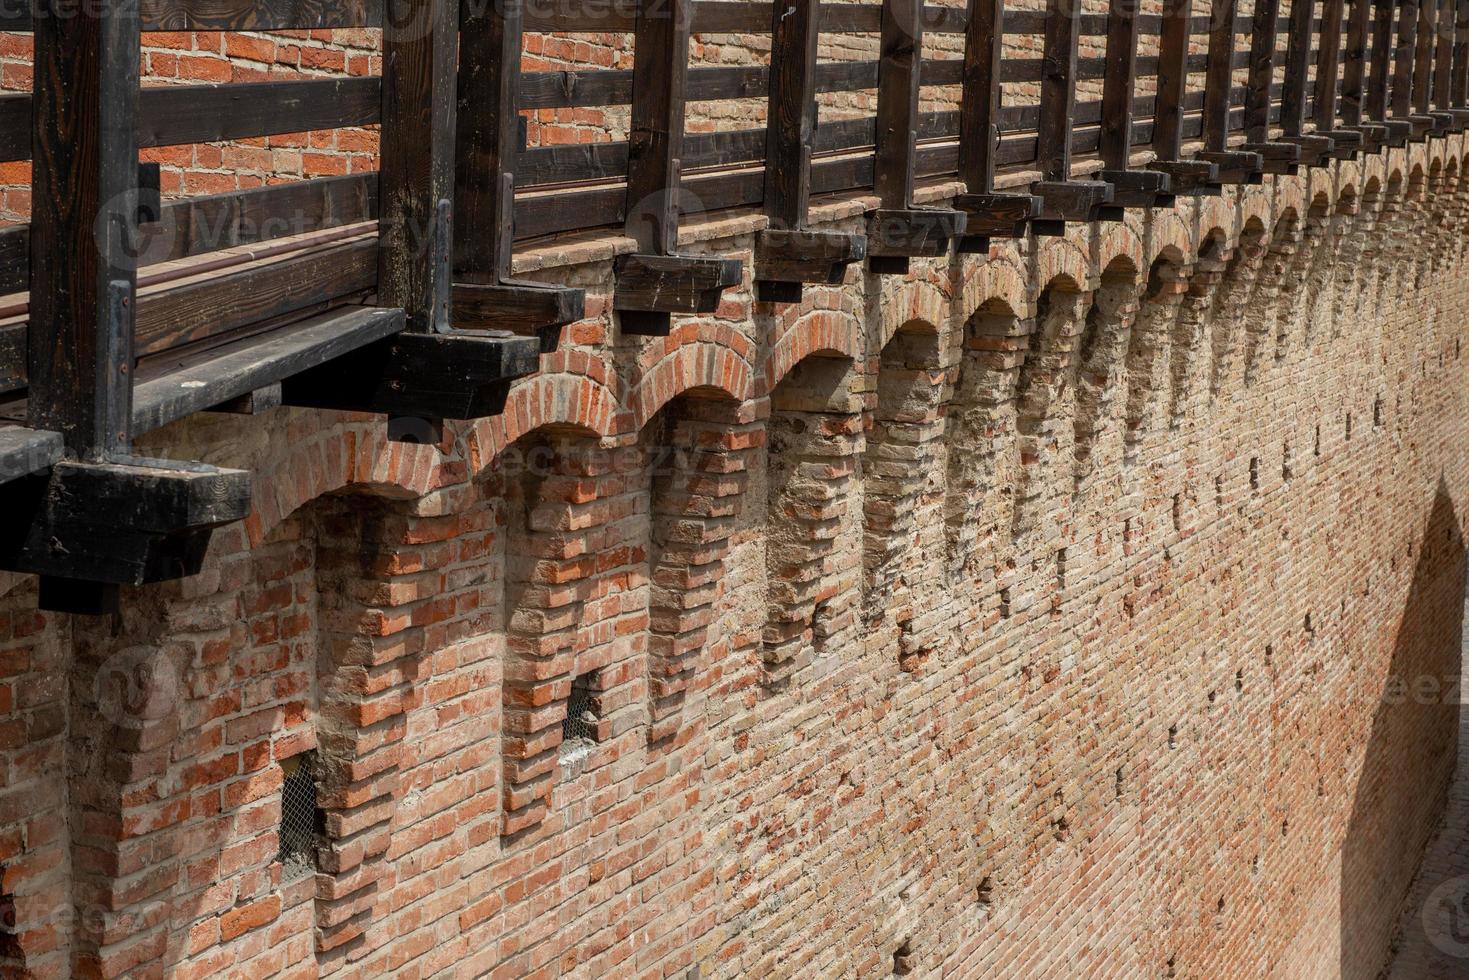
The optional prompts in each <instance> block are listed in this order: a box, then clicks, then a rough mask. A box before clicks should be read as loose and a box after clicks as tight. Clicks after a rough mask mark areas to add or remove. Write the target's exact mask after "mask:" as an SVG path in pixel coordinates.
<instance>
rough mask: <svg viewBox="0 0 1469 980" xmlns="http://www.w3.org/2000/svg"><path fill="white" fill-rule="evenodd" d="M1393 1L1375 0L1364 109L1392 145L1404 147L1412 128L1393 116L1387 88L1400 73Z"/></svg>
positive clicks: (1405, 121)
mask: <svg viewBox="0 0 1469 980" xmlns="http://www.w3.org/2000/svg"><path fill="white" fill-rule="evenodd" d="M1393 10H1394V7H1393V0H1376V2H1375V5H1374V7H1373V19H1372V52H1371V60H1370V62H1369V66H1370V68H1371V73H1370V76H1369V78H1368V81H1367V98H1366V104H1365V111H1366V114H1367V119H1368V120H1369V121H1370V122H1372V123H1376V124H1378V125H1381V126H1382V127H1383V128H1384V129H1385V130H1386V132H1387V142H1388V144H1389V145H1391V146H1402V145H1403V144H1404V143H1405V142H1407V140H1408V137H1409V135H1410V133H1411V130H1412V127H1411V126H1410V125H1409V123H1408V121H1407V120H1406V119H1393V118H1390V114H1389V111H1388V90H1389V87H1390V86H1391V85H1392V84H1393V82H1394V80H1395V78H1396V75H1397V72H1396V70H1395V67H1394V56H1395V55H1396V53H1397V52H1396V49H1395V47H1394V45H1393Z"/></svg>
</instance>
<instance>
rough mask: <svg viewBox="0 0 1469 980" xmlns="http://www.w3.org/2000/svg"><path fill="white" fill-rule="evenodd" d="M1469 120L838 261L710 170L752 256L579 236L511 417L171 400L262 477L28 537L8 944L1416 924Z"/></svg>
mask: <svg viewBox="0 0 1469 980" xmlns="http://www.w3.org/2000/svg"><path fill="white" fill-rule="evenodd" d="M1462 152H1463V146H1462V143H1461V140H1460V139H1457V138H1455V139H1451V140H1448V141H1441V140H1440V141H1434V142H1432V143H1430V144H1428V145H1427V146H1414V147H1412V148H1410V149H1409V150H1407V151H1393V152H1391V153H1389V154H1386V155H1384V156H1376V157H1371V158H1368V159H1366V160H1365V161H1363V162H1361V163H1345V162H1344V163H1339V164H1336V165H1334V166H1333V168H1332V169H1330V170H1317V171H1311V172H1310V174H1309V175H1305V176H1302V177H1299V178H1291V179H1286V178H1278V179H1270V180H1269V181H1268V182H1267V183H1266V184H1265V185H1263V186H1260V187H1247V188H1242V189H1237V190H1231V191H1229V192H1228V193H1227V194H1226V195H1225V196H1224V197H1222V198H1216V199H1204V200H1203V201H1201V202H1192V201H1183V202H1181V204H1180V207H1179V208H1178V209H1177V210H1171V211H1158V212H1151V213H1149V212H1130V213H1129V219H1128V221H1127V222H1126V223H1125V224H1116V225H1104V226H1092V227H1084V226H1077V227H1075V228H1073V229H1072V231H1071V232H1070V233H1069V235H1068V236H1067V237H1065V238H1061V239H1031V240H1027V241H1021V242H1014V243H997V244H996V246H995V247H994V248H993V249H992V250H991V252H990V254H989V255H988V256H965V257H962V258H961V259H956V260H953V261H949V260H916V261H915V263H914V268H913V272H912V273H911V274H910V275H908V276H907V277H882V278H879V277H872V276H867V275H865V274H864V272H863V271H862V270H861V269H860V268H855V267H854V268H852V269H850V270H849V273H848V277H847V281H846V282H845V283H844V284H842V285H840V286H833V287H829V288H813V289H811V290H809V291H808V293H807V298H806V300H805V301H804V302H803V303H802V304H800V305H799V306H797V307H783V306H782V307H776V306H770V305H763V304H756V303H754V302H753V299H752V294H751V291H750V283H749V281H748V277H749V259H750V249H751V247H752V241H753V239H752V236H753V232H754V231H755V230H756V229H757V228H758V227H759V224H760V220H759V219H758V218H753V217H749V216H727V217H722V218H718V219H717V220H710V221H705V222H702V223H690V224H689V225H688V226H687V228H686V237H687V239H688V241H687V244H686V247H687V248H688V249H690V250H695V251H708V252H711V253H718V254H737V255H743V256H744V257H745V259H746V267H747V272H746V276H747V281H746V283H745V284H744V286H742V287H740V288H737V289H735V290H732V291H731V292H730V293H729V294H727V300H726V302H725V303H724V304H723V305H722V306H721V308H720V310H719V311H718V312H717V313H716V314H714V315H712V316H709V317H703V318H687V319H680V320H679V321H678V322H677V323H676V326H675V329H674V331H673V333H672V335H671V336H669V337H667V338H638V337H630V336H623V335H622V334H621V333H620V332H619V331H618V329H617V325H616V323H615V322H614V318H613V317H612V315H611V313H610V309H609V306H610V304H609V298H610V286H611V276H610V268H611V258H612V256H613V254H614V253H615V252H617V251H619V250H626V249H627V248H628V247H629V245H628V243H627V242H626V240H624V239H621V238H617V237H607V238H602V239H594V240H586V241H582V242H580V243H579V244H577V245H574V246H572V245H560V246H546V247H544V248H541V249H538V250H535V251H532V252H529V253H527V254H524V255H522V256H520V257H519V263H520V266H521V272H522V274H524V275H527V276H541V277H544V278H547V279H551V280H555V281H563V282H574V283H578V284H583V285H586V286H587V287H588V289H589V295H588V318H587V320H585V321H583V322H582V323H579V324H575V325H572V326H570V327H568V328H566V330H565V331H564V333H563V337H562V344H561V347H560V349H559V350H558V351H557V352H556V353H554V354H550V355H546V356H544V357H543V358H542V363H541V371H540V373H539V374H538V375H536V376H535V377H533V378H530V379H526V380H525V381H523V382H520V383H519V384H517V386H516V388H515V389H514V391H513V393H512V396H511V399H510V404H509V407H508V410H507V412H506V414H505V415H504V416H502V417H500V418H497V419H492V420H484V421H481V422H478V423H475V424H469V425H460V426H457V427H456V426H451V427H450V428H449V430H448V434H447V435H446V438H445V441H444V442H443V443H442V444H441V445H438V446H407V445H397V444H390V443H388V442H386V441H385V436H384V426H383V423H382V420H380V419H375V418H370V417H365V416H349V415H331V414H327V413H319V412H304V411H292V410H277V411H275V412H271V413H269V414H267V415H264V416H259V417H254V418H241V417H236V416H206V417H200V418H196V419H193V420H190V421H188V422H187V423H184V424H180V425H176V426H173V427H171V428H169V429H167V430H164V431H162V432H159V433H156V434H154V435H153V436H150V437H149V441H148V443H147V445H146V446H144V447H143V448H144V449H146V450H147V451H149V452H153V453H157V454H161V455H170V456H177V457H180V458H202V459H206V460H208V461H211V462H215V463H220V464H227V465H238V466H245V467H250V468H253V469H254V470H255V472H256V474H257V484H256V495H255V512H254V513H253V514H252V516H251V517H250V519H249V520H248V521H247V522H245V523H244V524H243V525H241V526H238V527H234V528H231V529H228V530H226V531H223V532H221V533H219V534H218V535H217V536H216V540H215V542H214V545H213V547H212V550H211V556H210V560H209V562H208V564H207V568H206V571H205V572H204V573H203V574H202V575H200V576H198V577H197V578H195V579H192V580H189V581H186V582H183V583H178V584H174V585H171V586H163V587H155V588H149V589H144V590H137V591H133V592H130V593H128V594H127V596H126V597H125V602H124V611H123V612H122V613H121V614H120V615H118V616H116V617H112V618H108V619H103V620H87V619H72V618H68V617H65V616H52V615H43V614H39V613H37V611H36V608H35V606H36V599H35V587H34V583H33V582H31V581H29V580H26V579H20V578H16V577H6V578H3V579H0V766H3V768H0V777H3V778H0V896H3V899H0V962H3V964H4V965H5V967H6V969H8V971H9V972H10V973H12V974H15V975H25V974H27V973H28V974H30V975H34V976H39V977H58V976H69V975H74V976H83V977H123V976H127V977H164V976H176V977H206V976H209V977H212V976H238V977H251V978H266V977H277V976H279V977H306V976H330V977H342V978H347V977H384V976H391V977H403V978H409V977H431V976H433V977H437V976H455V977H480V976H486V977H492V978H509V977H553V976H567V977H607V976H618V977H621V976H628V977H674V976H676V977H689V976H713V977H728V976H737V975H748V976H759V977H786V976H788V977H802V978H805V977H826V976H834V977H835V976H841V977H847V976H852V977H888V976H892V975H903V974H907V975H916V976H955V977H988V976H1028V977H1063V976H1076V975H1086V976H1098V977H1128V978H1131V977H1148V976H1156V977H1165V976H1174V977H1208V978H1212V977H1226V976H1228V977H1249V976H1258V977H1315V976H1320V977H1334V976H1347V977H1371V976H1374V975H1375V974H1376V972H1377V970H1378V969H1379V967H1380V966H1381V965H1382V964H1383V963H1384V962H1385V960H1386V958H1387V955H1388V951H1389V948H1390V944H1391V941H1392V928H1393V926H1394V924H1395V923H1396V922H1397V919H1398V912H1399V909H1400V906H1401V903H1402V900H1403V897H1404V896H1405V894H1406V892H1407V889H1408V887H1409V885H1410V883H1411V880H1412V877H1413V874H1414V870H1415V867H1416V864H1417V860H1418V856H1419V855H1420V854H1421V851H1422V847H1423V845H1424V842H1425V841H1426V840H1427V839H1428V837H1429V835H1430V834H1431V833H1432V831H1433V830H1434V827H1435V823H1436V821H1437V819H1438V815H1439V813H1440V810H1441V807H1442V803H1443V799H1444V793H1445V790H1446V788H1447V786H1448V779H1449V776H1450V774H1451V772H1452V770H1453V766H1454V753H1455V750H1454V733H1455V731H1456V724H1457V721H1456V707H1455V706H1454V705H1452V704H1450V703H1448V702H1447V699H1446V697H1445V692H1448V691H1452V690H1454V689H1455V685H1456V681H1455V680H1454V679H1455V678H1456V677H1457V674H1458V670H1459V664H1460V644H1461V634H1462V609H1463V595H1464V581H1465V554H1464V545H1463V520H1464V518H1463V514H1464V510H1465V507H1466V506H1469V496H1466V495H1469V456H1466V453H1465V442H1466V439H1469V360H1466V359H1465V357H1464V351H1463V346H1464V343H1465V341H1466V340H1469V336H1466V335H1469V313H1466V309H1469V285H1466V283H1469V276H1466V271H1469V270H1466V254H1465V251H1466V250H1465V247H1464V242H1465V240H1466V239H1465V228H1466V223H1469V213H1466V209H1469V189H1466V188H1465V186H1464V185H1463V182H1462V181H1461V179H1460V176H1459V175H1460V172H1461V167H1462V164H1461V161H1462ZM952 190H953V187H952V186H951V185H939V186H930V187H929V188H927V189H926V191H925V193H926V195H927V196H929V197H931V198H941V197H943V196H944V195H945V194H947V193H951V192H952ZM869 203H870V202H869V201H867V200H865V199H860V198H857V199H852V200H849V201H847V202H845V203H843V202H835V203H831V202H828V203H826V204H823V205H822V206H821V208H819V209H818V213H817V220H818V221H824V222H826V223H827V226H828V227H847V228H854V229H855V228H859V227H860V225H861V220H860V213H861V209H862V207H864V206H866V205H867V204H869ZM568 716H569V721H570V723H569V724H568ZM298 771H300V772H305V773H306V774H307V777H308V783H309V784H310V785H314V788H315V794H316V799H315V805H316V810H317V812H315V813H308V816H309V817H310V818H311V821H310V823H311V827H310V830H309V832H302V831H300V830H299V828H297V829H295V830H288V832H287V834H286V845H287V846H286V847H284V848H283V846H282V837H281V814H282V809H283V806H285V805H286V804H285V803H284V802H283V801H284V798H285V796H286V793H285V783H286V779H287V776H288V774H291V773H296V772H298ZM291 778H292V779H297V778H298V777H296V776H292V777H291ZM302 833H307V839H308V842H309V844H310V846H309V848H308V851H307V857H306V859H305V860H306V862H307V863H306V864H305V865H302V863H301V857H300V854H299V853H296V854H294V856H291V857H289V858H288V859H287V860H282V859H281V858H282V857H283V854H284V852H285V851H289V850H290V845H291V841H293V840H294V841H298V842H299V840H300V839H301V838H300V834H302ZM303 869H304V873H302V872H303Z"/></svg>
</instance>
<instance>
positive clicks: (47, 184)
mask: <svg viewBox="0 0 1469 980" xmlns="http://www.w3.org/2000/svg"><path fill="white" fill-rule="evenodd" d="M34 24H35V27H34V30H35V34H34V37H35V56H34V59H35V61H34V63H35V80H34V88H33V93H34V94H33V101H32V109H31V145H32V148H33V157H34V159H33V166H32V178H31V180H32V183H31V192H32V211H31V240H30V249H31V280H30V284H31V288H30V340H29V344H28V354H27V370H28V372H29V378H30V394H29V397H28V399H27V408H26V411H27V416H28V421H29V423H30V425H31V426H33V427H35V428H38V429H49V430H53V431H55V432H59V433H61V435H62V438H63V439H64V440H65V443H66V448H67V449H68V450H69V451H70V452H72V453H74V454H76V455H77V456H78V457H80V458H82V459H83V460H88V461H96V460H104V459H107V458H112V457H118V456H122V455H124V454H126V453H127V452H128V451H129V449H130V448H131V422H132V376H133V326H134V320H135V312H136V309H135V307H136V304H135V298H136V297H135V294H136V284H137V268H136V261H135V257H136V235H137V199H138V139H137V105H138V60H139V50H140V40H139V27H138V8H137V5H136V4H132V3H127V2H125V0H98V2H97V3H93V4H82V5H80V6H76V5H72V4H66V3H62V2H60V0H53V2H52V3H49V4H43V5H42V6H41V7H40V8H38V10H37V12H36V17H35V21H34Z"/></svg>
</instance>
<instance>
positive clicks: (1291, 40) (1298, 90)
mask: <svg viewBox="0 0 1469 980" xmlns="http://www.w3.org/2000/svg"><path fill="white" fill-rule="evenodd" d="M1315 9H1316V7H1315V4H1313V3H1310V2H1309V0H1304V2H1303V0H1292V2H1291V5H1290V18H1289V20H1288V21H1287V24H1288V26H1287V27H1286V43H1285V81H1284V84H1283V86H1282V87H1281V91H1280V131H1281V132H1282V133H1283V134H1284V135H1285V136H1287V137H1290V136H1300V135H1301V133H1302V132H1303V129H1302V125H1303V123H1304V122H1305V117H1306V68H1307V65H1308V63H1309V61H1310V56H1311V19H1312V15H1313V14H1314V13H1315Z"/></svg>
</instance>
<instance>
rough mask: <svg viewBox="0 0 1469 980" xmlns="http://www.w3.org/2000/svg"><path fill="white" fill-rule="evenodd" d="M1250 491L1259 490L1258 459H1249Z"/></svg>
mask: <svg viewBox="0 0 1469 980" xmlns="http://www.w3.org/2000/svg"><path fill="white" fill-rule="evenodd" d="M1250 489H1251V490H1258V489H1260V457H1259V456H1251V457H1250Z"/></svg>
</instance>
